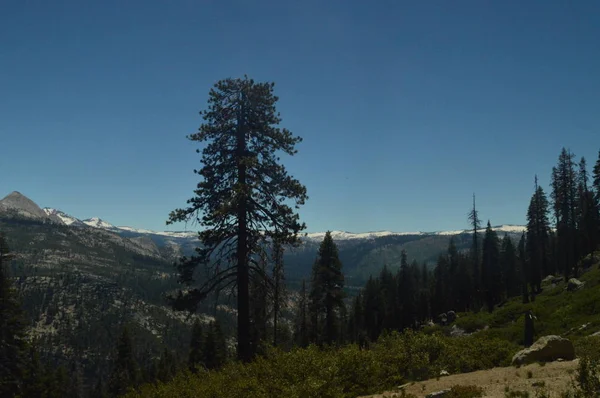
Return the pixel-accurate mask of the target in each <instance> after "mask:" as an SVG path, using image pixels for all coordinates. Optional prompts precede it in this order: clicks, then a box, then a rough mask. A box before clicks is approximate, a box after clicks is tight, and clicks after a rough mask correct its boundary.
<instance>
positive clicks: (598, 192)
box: [592, 150, 600, 250]
mask: <svg viewBox="0 0 600 398" xmlns="http://www.w3.org/2000/svg"><path fill="white" fill-rule="evenodd" d="M592 173H593V174H592V178H593V182H592V186H593V188H592V190H593V191H594V206H595V207H596V217H597V220H598V224H597V226H596V241H595V242H593V243H594V247H593V250H597V249H598V247H599V246H600V150H599V151H598V160H596V164H595V165H594V169H593V171H592Z"/></svg>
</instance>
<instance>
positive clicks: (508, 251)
mask: <svg viewBox="0 0 600 398" xmlns="http://www.w3.org/2000/svg"><path fill="white" fill-rule="evenodd" d="M500 268H501V269H502V272H503V274H504V278H503V279H504V286H505V293H506V297H507V298H509V297H513V296H516V295H518V294H520V293H521V283H520V280H521V277H520V275H519V272H520V270H519V269H518V266H517V252H516V249H515V246H514V244H513V241H512V239H511V238H510V237H509V236H508V234H505V235H504V238H502V247H501V249H500Z"/></svg>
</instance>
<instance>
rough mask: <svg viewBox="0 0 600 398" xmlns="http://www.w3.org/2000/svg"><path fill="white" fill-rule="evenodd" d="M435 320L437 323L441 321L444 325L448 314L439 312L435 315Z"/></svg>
mask: <svg viewBox="0 0 600 398" xmlns="http://www.w3.org/2000/svg"><path fill="white" fill-rule="evenodd" d="M437 321H438V323H441V324H442V325H446V323H447V322H448V315H447V314H446V313H445V312H444V313H442V314H439V315H438V316H437Z"/></svg>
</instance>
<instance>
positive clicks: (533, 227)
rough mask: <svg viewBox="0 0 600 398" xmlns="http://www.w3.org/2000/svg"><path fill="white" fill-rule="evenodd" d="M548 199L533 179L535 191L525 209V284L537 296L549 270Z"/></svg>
mask: <svg viewBox="0 0 600 398" xmlns="http://www.w3.org/2000/svg"><path fill="white" fill-rule="evenodd" d="M549 224H550V223H549V221H548V199H547V198H546V194H545V193H544V190H543V188H542V187H541V186H539V185H538V182H537V176H536V177H535V189H534V193H533V195H532V197H531V200H530V202H529V208H528V209H527V242H526V245H525V248H526V250H527V255H528V258H529V267H528V269H527V271H528V274H527V283H529V285H530V286H531V289H532V292H534V293H536V294H538V293H540V291H541V289H542V287H541V286H542V275H548V274H550V273H551V272H552V271H553V270H552V269H550V261H549V259H548V256H549V243H550V242H549V233H550V225H549Z"/></svg>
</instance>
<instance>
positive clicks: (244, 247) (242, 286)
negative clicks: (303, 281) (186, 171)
mask: <svg viewBox="0 0 600 398" xmlns="http://www.w3.org/2000/svg"><path fill="white" fill-rule="evenodd" d="M241 100H242V103H241V105H240V115H239V117H238V127H237V148H236V149H237V159H238V181H239V186H240V189H241V192H240V195H241V196H242V197H241V198H240V199H239V202H238V214H237V216H238V225H237V229H238V230H237V235H238V236H237V290H238V291H237V293H238V294H237V307H238V308H237V310H238V333H237V337H238V346H237V355H238V359H239V360H241V361H244V362H248V361H250V360H251V359H252V350H251V346H250V290H249V286H248V285H249V283H250V271H249V267H248V244H247V243H248V233H247V228H248V225H247V198H246V192H245V190H246V165H245V163H244V161H243V160H244V157H245V155H246V134H245V129H244V93H243V92H242V93H241Z"/></svg>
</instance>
